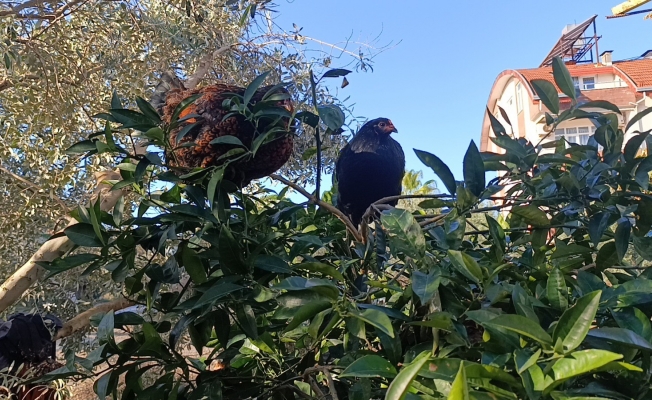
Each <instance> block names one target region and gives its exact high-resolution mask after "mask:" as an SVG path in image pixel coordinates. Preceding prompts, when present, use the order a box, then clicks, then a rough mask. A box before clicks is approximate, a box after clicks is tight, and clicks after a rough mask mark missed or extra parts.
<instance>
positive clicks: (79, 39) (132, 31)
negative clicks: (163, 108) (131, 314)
mask: <svg viewBox="0 0 652 400" xmlns="http://www.w3.org/2000/svg"><path fill="white" fill-rule="evenodd" d="M273 7H274V5H273V4H272V3H270V2H269V1H261V0H258V1H233V0H229V1H224V0H194V1H191V0H187V1H186V0H184V1H180V0H179V1H177V0H170V1H158V0H143V1H120V0H118V1H105V0H70V1H40V0H28V1H22V2H21V1H17V2H3V4H2V5H0V38H1V40H0V60H1V61H2V67H1V68H0V178H1V179H0V210H2V213H1V215H0V254H1V255H2V257H0V271H2V273H0V276H1V275H5V276H6V275H8V274H10V273H11V272H12V271H13V270H14V269H15V268H16V267H17V266H19V265H20V264H22V262H24V261H26V260H27V259H28V258H29V257H30V255H31V254H32V253H33V252H34V251H35V250H36V249H37V248H38V247H39V245H40V244H41V243H43V241H44V240H45V238H46V237H47V236H48V235H50V234H53V233H54V232H56V230H57V229H60V228H62V227H63V226H65V225H66V222H67V216H68V213H69V211H70V210H72V209H73V208H74V206H75V205H77V204H79V203H84V202H85V201H87V199H88V198H89V197H90V194H91V191H92V189H93V188H94V187H95V186H96V184H97V182H95V179H94V173H95V172H97V171H99V170H101V169H102V168H104V167H105V166H106V165H107V162H108V161H109V159H108V158H107V157H102V156H100V157H95V158H93V159H81V158H80V157H78V156H69V155H67V154H65V152H64V150H65V149H66V148H68V147H69V146H70V145H71V144H73V143H75V142H77V141H78V140H79V139H80V138H82V137H85V136H86V135H87V134H88V133H89V132H93V131H96V130H97V129H99V128H100V127H101V124H98V120H96V119H94V118H93V117H92V116H93V114H95V113H97V112H98V111H100V110H102V109H104V108H105V106H106V104H107V103H108V102H109V101H110V99H111V98H112V93H113V92H114V91H115V92H117V93H118V95H119V97H120V98H122V99H124V101H125V102H126V103H125V104H127V105H129V104H130V103H129V101H131V102H132V103H133V101H134V99H135V98H136V97H138V96H139V97H143V98H146V99H147V98H149V96H150V94H151V92H152V89H153V87H154V86H155V84H156V83H157V79H158V76H159V75H160V73H161V72H163V71H165V70H169V69H172V70H174V71H175V73H176V74H177V75H179V76H180V77H182V78H186V79H191V80H193V82H192V83H193V84H194V83H196V82H198V81H199V80H201V79H202V78H203V82H202V83H206V84H208V83H211V82H214V81H225V82H229V83H235V84H244V83H246V82H249V81H251V80H252V79H253V78H254V77H255V76H257V75H258V74H259V72H260V71H261V70H271V71H272V75H273V79H275V80H277V81H283V82H289V83H292V84H293V85H291V93H292V95H293V97H294V100H295V101H296V102H297V104H298V108H299V109H302V108H304V107H305V106H304V103H305V101H306V98H305V97H303V95H302V93H308V91H306V90H305V88H306V87H309V85H310V79H309V73H308V70H309V68H313V69H314V70H316V71H318V70H319V69H320V68H321V67H326V66H328V65H329V64H330V63H331V61H332V59H333V58H338V57H342V56H344V57H346V58H347V61H346V62H343V64H344V65H351V67H350V68H352V69H353V68H362V69H367V68H369V64H370V59H371V58H373V55H374V51H375V50H374V49H372V48H371V47H364V48H363V51H359V52H358V50H357V49H355V52H352V51H349V50H348V49H344V48H338V47H335V46H328V45H324V44H323V43H322V42H319V43H320V45H319V46H320V47H319V49H318V50H319V51H316V52H311V53H310V55H307V54H306V50H307V49H310V43H312V42H311V40H312V39H311V38H309V37H305V36H303V35H302V34H301V33H300V32H299V28H295V29H296V30H297V31H296V32H286V31H284V30H283V29H281V28H280V27H279V26H277V25H276V24H275V22H274V19H273V15H274V13H273ZM331 53H332V54H331ZM334 93H335V92H333V91H332V88H331V91H329V90H328V88H326V87H324V86H320V88H319V89H318V91H317V93H316V94H317V96H318V97H319V99H320V102H321V103H324V104H328V103H339V101H338V100H337V99H336V98H335V96H334ZM341 105H342V109H344V110H345V111H346V110H347V107H346V106H345V105H343V104H341ZM349 121H351V122H355V119H353V118H349ZM99 122H101V121H99ZM310 129H312V128H307V129H306V130H301V131H299V132H298V135H299V138H298V140H296V141H295V143H296V152H295V153H296V154H297V155H298V156H297V157H294V158H293V159H292V160H291V161H290V162H288V164H287V165H286V166H285V168H284V170H283V173H284V174H286V175H287V176H289V177H292V178H296V179H298V180H299V181H302V182H304V183H305V182H310V181H311V180H313V176H314V171H315V166H316V163H315V158H314V157H309V156H304V157H302V155H305V154H306V152H307V153H308V154H310V153H311V152H310V149H311V148H312V147H314V146H315V143H314V135H312V132H311V131H310ZM322 140H323V141H324V143H323V148H324V150H325V151H324V153H323V154H324V160H325V161H326V162H325V164H324V165H331V164H332V163H330V162H328V161H329V160H332V157H333V156H334V155H335V153H336V149H337V148H339V147H340V145H341V143H342V140H343V137H342V136H341V135H326V136H324V138H323V139H322ZM312 153H314V152H312ZM61 279H62V281H61V282H55V283H52V282H51V283H50V285H55V286H56V287H57V288H59V287H60V286H61V285H63V286H66V285H67V290H63V291H62V290H57V292H58V293H59V294H60V295H61V294H63V293H65V292H66V291H70V290H76V291H77V295H78V296H82V297H84V296H85V295H83V294H81V291H80V290H81V288H80V284H79V283H78V282H77V279H74V280H73V282H68V280H67V279H66V276H65V275H64V276H62V277H61ZM71 285H72V286H71ZM106 290H107V288H97V290H94V291H93V296H92V297H97V296H99V295H101V294H102V292H104V291H106ZM39 293H40V294H39ZM31 296H36V297H32V299H33V300H38V301H29V302H27V304H28V305H29V304H31V305H34V304H41V305H43V302H42V301H41V300H43V292H34V293H32V294H31ZM48 297H49V299H50V300H49V302H50V303H56V302H57V301H56V300H55V299H58V300H61V299H62V298H53V297H52V296H48ZM39 299H40V300H39ZM89 299H90V298H87V299H86V300H89ZM59 304H61V302H59Z"/></svg>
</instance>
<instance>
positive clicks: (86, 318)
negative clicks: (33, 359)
mask: <svg viewBox="0 0 652 400" xmlns="http://www.w3.org/2000/svg"><path fill="white" fill-rule="evenodd" d="M135 304H136V303H134V302H133V301H131V300H127V299H119V300H115V301H112V302H109V303H102V304H99V305H97V306H95V307H93V308H91V309H89V310H86V311H84V312H83V313H81V314H79V315H77V316H75V317H74V318H72V319H71V320H69V321H68V322H66V323H65V324H63V328H61V329H59V331H58V332H57V335H56V336H55V338H54V340H55V341H56V340H59V339H63V338H65V337H68V336H70V335H72V334H73V333H75V332H77V331H80V330H82V329H84V328H86V327H87V326H88V325H90V323H91V317H92V316H93V315H96V314H101V313H107V312H109V311H118V310H122V309H124V308H127V307H131V306H133V305H135Z"/></svg>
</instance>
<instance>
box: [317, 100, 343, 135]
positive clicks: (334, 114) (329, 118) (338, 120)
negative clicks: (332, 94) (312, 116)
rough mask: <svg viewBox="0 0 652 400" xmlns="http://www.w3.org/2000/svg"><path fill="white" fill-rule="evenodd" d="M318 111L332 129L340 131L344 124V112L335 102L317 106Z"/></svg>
mask: <svg viewBox="0 0 652 400" xmlns="http://www.w3.org/2000/svg"><path fill="white" fill-rule="evenodd" d="M317 113H318V114H319V118H321V120H322V121H324V123H325V124H326V126H327V127H328V129H330V130H331V131H338V130H339V129H340V128H341V127H342V125H344V119H345V115H344V112H342V110H341V109H340V108H339V107H338V106H336V105H334V104H328V105H325V106H319V107H317Z"/></svg>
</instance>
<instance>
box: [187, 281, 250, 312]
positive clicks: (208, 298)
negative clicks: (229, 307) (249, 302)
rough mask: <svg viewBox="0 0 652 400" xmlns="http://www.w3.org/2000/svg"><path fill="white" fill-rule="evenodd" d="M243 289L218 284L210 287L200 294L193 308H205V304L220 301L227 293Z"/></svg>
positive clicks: (236, 286) (227, 284) (231, 284)
mask: <svg viewBox="0 0 652 400" xmlns="http://www.w3.org/2000/svg"><path fill="white" fill-rule="evenodd" d="M240 289H244V288H243V287H242V286H240V285H236V284H235V283H229V282H225V283H218V284H216V285H213V286H211V287H210V288H209V289H208V290H206V291H205V292H204V294H202V296H201V297H200V298H199V300H197V302H196V303H195V305H194V306H193V308H200V307H202V306H205V305H207V304H212V303H214V302H215V301H217V300H219V299H221V298H222V297H225V296H227V295H228V294H229V293H233V292H235V291H237V290H240Z"/></svg>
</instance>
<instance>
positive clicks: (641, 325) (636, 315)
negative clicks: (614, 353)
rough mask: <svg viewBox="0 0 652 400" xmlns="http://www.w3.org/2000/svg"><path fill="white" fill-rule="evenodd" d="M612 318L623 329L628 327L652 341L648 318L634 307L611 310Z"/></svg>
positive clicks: (651, 330)
mask: <svg viewBox="0 0 652 400" xmlns="http://www.w3.org/2000/svg"><path fill="white" fill-rule="evenodd" d="M611 313H612V315H613V317H614V320H615V321H616V323H617V324H618V326H620V327H621V328H623V329H630V330H632V331H633V332H635V333H637V334H638V335H640V336H642V337H643V338H645V340H647V341H648V342H650V343H652V325H651V324H650V319H649V318H648V317H647V315H645V313H643V312H642V311H641V310H639V309H638V308H636V307H628V308H623V309H619V310H617V311H616V310H611Z"/></svg>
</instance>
